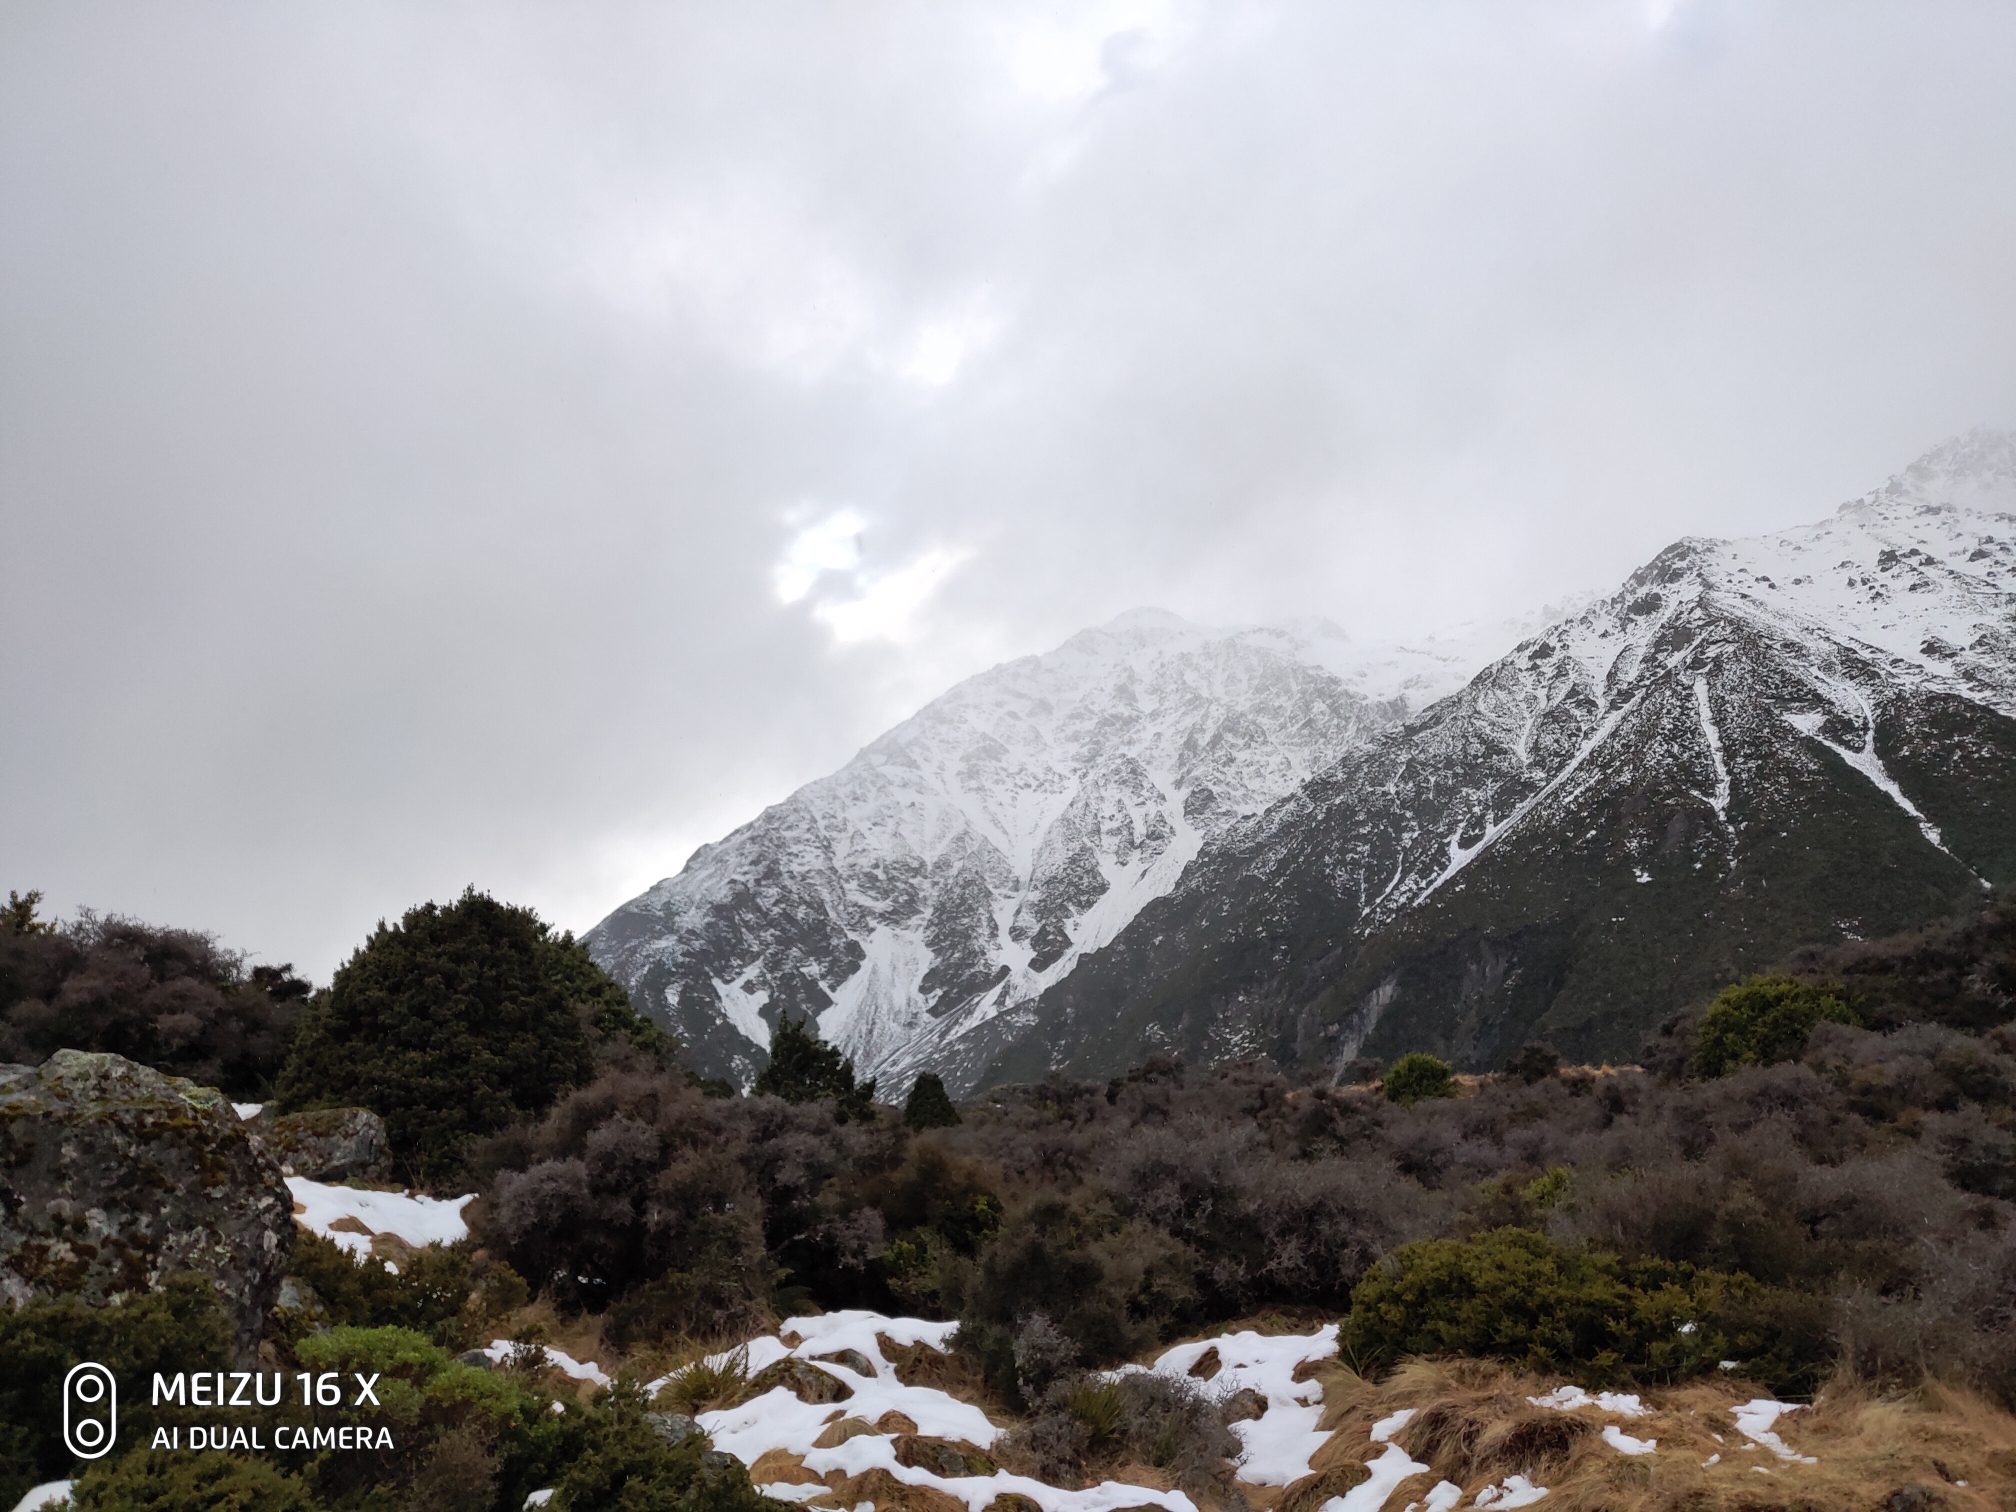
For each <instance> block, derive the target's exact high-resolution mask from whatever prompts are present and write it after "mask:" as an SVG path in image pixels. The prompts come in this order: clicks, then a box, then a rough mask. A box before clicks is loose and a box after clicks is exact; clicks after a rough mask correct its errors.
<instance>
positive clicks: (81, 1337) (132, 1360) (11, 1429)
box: [0, 1275, 231, 1507]
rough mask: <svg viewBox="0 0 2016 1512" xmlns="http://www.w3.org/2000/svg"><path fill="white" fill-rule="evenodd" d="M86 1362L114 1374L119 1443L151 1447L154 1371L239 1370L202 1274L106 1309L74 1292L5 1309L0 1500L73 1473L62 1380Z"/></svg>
mask: <svg viewBox="0 0 2016 1512" xmlns="http://www.w3.org/2000/svg"><path fill="white" fill-rule="evenodd" d="M80 1360H96V1361H98V1362H99V1363H100V1364H101V1365H104V1366H106V1367H107V1368H108V1369H109V1370H110V1371H111V1372H112V1374H113V1377H114V1378H115V1379H116V1380H117V1381H118V1382H119V1388H120V1407H119V1437H120V1440H121V1441H122V1442H123V1443H125V1444H128V1445H131V1444H136V1443H138V1444H144V1443H146V1442H147V1437H148V1435H149V1434H150V1433H151V1432H152V1431H153V1427H154V1414H153V1410H152V1408H151V1407H150V1406H149V1402H148V1395H147V1385H148V1382H149V1381H150V1380H151V1379H152V1373H153V1372H154V1371H157V1370H160V1371H171V1372H172V1371H177V1370H228V1369H230V1367H231V1345H230V1330H229V1329H228V1327H227V1326H226V1324H225V1321H224V1316H223V1314H222V1313H221V1312H220V1311H219V1310H218V1307H217V1294H216V1293H215V1292H214V1291H212V1290H211V1288H210V1283H209V1282H208V1281H206V1280H204V1279H203V1278H202V1277H201V1276H196V1275H180V1276H172V1277H170V1278H169V1279H168V1280H167V1281H166V1282H165V1283H164V1284H163V1286H162V1289H161V1290H160V1291H158V1292H152V1293H149V1294H147V1295H144V1296H139V1297H133V1298H130V1299H128V1300H127V1301H125V1302H117V1303H113V1304H111V1305H109V1306H106V1307H88V1306H86V1305H85V1304H84V1303H83V1302H81V1301H79V1300H78V1299H77V1298H75V1297H63V1298H59V1299H56V1300H54V1301H35V1302H30V1303H28V1304H27V1305H26V1306H24V1307H20V1308H11V1307H6V1306H0V1364H4V1366H5V1369H4V1370H0V1507H11V1506H13V1505H14V1503H15V1502H16V1501H18V1500H19V1499H20V1498H21V1496H22V1494H23V1493H24V1492H26V1491H27V1490H28V1488H29V1487H30V1486H35V1485H39V1484H41V1483H42V1482H43V1481H52V1480H60V1479H62V1477H63V1476H64V1474H65V1473H66V1472H67V1471H68V1470H69V1468H70V1465H71V1458H70V1455H69V1452H68V1451H67V1450H65V1449H64V1447H63V1417H62V1413H63V1377H64V1375H65V1374H66V1373H67V1372H68V1371H69V1369H70V1367H71V1366H73V1365H75V1364H76V1363H77V1362H78V1361H80Z"/></svg>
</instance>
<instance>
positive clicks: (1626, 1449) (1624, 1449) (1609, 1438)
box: [1603, 1423, 1659, 1454]
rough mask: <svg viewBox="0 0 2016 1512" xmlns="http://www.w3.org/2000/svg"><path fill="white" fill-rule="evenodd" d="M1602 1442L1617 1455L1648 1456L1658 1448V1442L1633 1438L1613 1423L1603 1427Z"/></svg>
mask: <svg viewBox="0 0 2016 1512" xmlns="http://www.w3.org/2000/svg"><path fill="white" fill-rule="evenodd" d="M1603 1442H1604V1443H1606V1444H1608V1445H1609V1446H1610V1447H1611V1448H1612V1449H1615V1450H1616V1451H1617V1452H1618V1453H1619V1454H1650V1453H1651V1452H1652V1451H1653V1450H1654V1449H1657V1448H1658V1447H1659V1440H1657V1439H1641V1438H1633V1437H1631V1435H1630V1434H1628V1433H1626V1432H1625V1431H1624V1430H1623V1429H1622V1428H1619V1427H1618V1426H1617V1425H1616V1424H1615V1423H1605V1424H1604V1425H1603Z"/></svg>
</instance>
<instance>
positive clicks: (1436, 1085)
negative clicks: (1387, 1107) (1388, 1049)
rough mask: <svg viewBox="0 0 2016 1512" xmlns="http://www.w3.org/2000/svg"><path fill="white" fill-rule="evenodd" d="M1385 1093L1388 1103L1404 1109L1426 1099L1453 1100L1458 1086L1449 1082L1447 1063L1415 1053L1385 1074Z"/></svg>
mask: <svg viewBox="0 0 2016 1512" xmlns="http://www.w3.org/2000/svg"><path fill="white" fill-rule="evenodd" d="M1385 1092H1386V1100H1387V1101H1388V1102H1396V1103H1401V1104H1403V1105H1404V1104H1407V1103H1417V1102H1419V1101H1421V1099H1422V1098H1424V1097H1454V1096H1455V1095H1456V1084H1455V1083H1454V1082H1453V1081H1452V1080H1451V1079H1450V1075H1449V1063H1448V1062H1447V1061H1442V1060H1437V1059H1436V1058H1435V1057H1434V1056H1432V1055H1430V1054H1428V1053H1427V1052H1426V1051H1425V1050H1416V1051H1414V1052H1413V1053H1412V1054H1411V1055H1403V1056H1401V1057H1400V1059H1398V1060H1397V1061H1395V1062H1393V1069H1392V1070H1390V1071H1388V1072H1387V1073H1386V1086H1385Z"/></svg>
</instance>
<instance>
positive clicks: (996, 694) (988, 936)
mask: <svg viewBox="0 0 2016 1512" xmlns="http://www.w3.org/2000/svg"><path fill="white" fill-rule="evenodd" d="M1489 633H1490V632H1489V631H1488V630H1486V631H1481V632H1480V631H1478V630H1476V629H1475V628H1471V629H1469V630H1467V631H1466V632H1465V633H1463V634H1460V635H1458V636H1457V637H1455V638H1453V639H1449V640H1434V639H1431V640H1428V641H1424V642H1422V643H1419V644H1417V645H1415V646H1412V647H1401V646H1361V645H1359V644H1358V643H1356V642H1353V641H1350V640H1348V639H1347V638H1346V637H1345V636H1344V635H1343V634H1342V632H1340V631H1339V630H1337V628H1336V627H1335V626H1333V625H1329V624H1327V623H1324V622H1321V621H1311V622H1301V623H1296V624H1292V625H1288V626H1283V627H1259V628H1245V629H1235V630H1218V629H1207V628H1204V627H1201V626H1197V625H1192V624H1188V623H1186V622H1184V621H1183V620H1180V619H1178V618H1176V617H1175V616H1173V615H1169V614H1165V613H1161V612H1159V611H1155V610H1136V611H1133V612H1131V613H1129V614H1125V615H1122V616H1121V617H1120V618H1118V619H1116V620H1114V621H1113V622H1111V623H1110V624H1107V625H1104V626H1101V627H1099V628H1098V629H1094V630H1087V631H1084V632H1082V633H1081V634H1078V635H1076V636H1073V637H1072V638H1071V639H1070V640H1069V641H1067V642H1065V643H1064V645H1062V646H1060V647H1059V648H1058V649H1056V650H1055V651H1052V652H1049V653H1048V654H1046V655H1042V656H1030V657H1024V658H1022V659H1021V660H1019V661H1014V662H1010V663H1008V664H1006V665H1004V666H1000V667H996V668H994V669H992V670H991V671H988V672H985V673H982V674H981V675H979V676H977V677H974V678H971V679H969V680H968V681H966V682H964V683H961V684H960V685H959V686H957V687H955V688H953V689H952V690H951V691H950V692H948V693H946V694H945V695H944V696H943V697H941V698H939V699H937V700H935V701H934V702H932V703H931V704H929V705H927V706H926V707H925V708H924V709H922V710H920V711H919V712H918V713H917V714H916V715H915V716H913V717H912V718H910V719H908V720H905V721H904V722H903V723H902V724H900V725H898V726H897V727H896V728H895V729H893V730H891V731H889V732H888V733H887V734H886V735H884V736H882V737H881V738H880V739H878V740H876V741H875V742H874V743H873V744H872V745H870V746H868V747H867V749H865V750H863V751H862V752H861V753H860V754H859V755H858V756H856V757H855V758H854V759H853V760H852V761H850V762H849V763H848V764H847V765H846V766H845V767H843V768H842V769H841V770H840V771H838V772H836V773H834V774H833V775H832V776H831V777H827V778H824V779H822V780H820V781H817V782H814V783H811V784H809V785H808V786H806V787H804V788H802V789H800V790H799V791H798V792H796V793H794V794H792V795H791V796H790V797H789V798H787V799H786V800H785V801H783V802H782V803H779V804H777V805H776V806H774V807H772V808H770V809H767V810H765V811H764V813H763V814H762V815H761V816H759V817H758V818H757V819H756V820H754V821H753V822H752V823H750V824H748V825H746V826H744V827H743V828H741V829H739V830H737V831H736V832H735V833H733V834H731V835H729V836H728V837H727V838H726V839H724V840H722V841H720V842H719V843H717V844H714V845H710V846H705V847H702V848H701V849H700V850H699V851H698V852H696V853H695V854H694V856H693V858H692V859H691V860H690V861H689V862H688V863H687V865H686V867H685V869H684V870H682V871H681V872H680V873H679V874H678V875H677V876H674V877H670V878H667V879H666V880H665V881H663V882H660V883H659V884H657V885H656V886H655V887H653V888H652V889H651V890H650V891H649V892H647V893H645V894H644V895H643V896H642V897H639V898H637V899H635V900H634V901H632V902H630V903H628V904H626V905H624V906H623V907H622V908H619V909H618V910H616V912H615V913H613V914H611V915H610V916H609V917H608V918H607V919H605V920H604V921H603V922H602V923H601V924H599V925H597V926H596V927H595V929H594V930H593V931H591V932H590V933H589V935H588V937H587V943H588V945H589V948H590V949H591V950H592V951H593V952H594V954H595V956H596V958H597V959H598V960H600V961H601V962H602V963H603V965H604V966H605V967H607V968H608V969H609V970H610V971H611V972H612V973H613V974H614V975H615V976H616V977H617V978H618V979H619V980H620V981H622V982H623V983H624V984H625V985H626V986H627V987H629V988H630V990H631V993H632V996H633V998H635V999H637V1000H638V1001H639V1002H640V1003H642V1004H644V1005H645V1006H646V1007H647V1008H648V1009H649V1010H650V1011H653V1012H656V1013H658V1014H660V1015H662V1016H663V1018H664V1019H665V1021H666V1022H667V1023H668V1024H669V1025H670V1026H671V1027H673V1028H674V1029H675V1030H676V1031H677V1032H678V1033H679V1034H680V1036H681V1038H682V1039H683V1040H684V1042H685V1044H686V1045H687V1047H688V1059H689V1061H690V1062H691V1063H692V1064H693V1065H694V1066H695V1067H696V1068H697V1069H699V1070H701V1071H702V1072H703V1074H706V1075H710V1076H721V1077H726V1078H728V1079H731V1080H734V1081H737V1082H740V1083H742V1084H744V1085H746V1084H747V1083H748V1081H749V1080H750V1079H751V1078H752V1077H753V1076H754V1074H755V1072H756V1071H757V1070H758V1069H759V1068H760V1067H761V1066H762V1064H763V1061H764V1058H765V1053H766V1050H767V1047H768V1045H769V1042H770V1034H771V1030H772V1028H773V1027H774V1025H775V1024H776V1022H777V1019H778V1017H779V1015H780V1014H782V1013H785V1012H788V1013H790V1014H792V1015H793V1016H794V1017H796V1016H801V1015H805V1014H811V1015H814V1016H815V1017H816V1019H817V1022H818V1026H819V1031H820V1033H821V1034H822V1035H824V1036H825V1037H826V1038H827V1039H828V1040H829V1041H831V1042H833V1043H835V1044H838V1045H840V1046H841V1047H842V1048H843V1049H845V1050H846V1052H847V1053H848V1054H849V1055H851V1056H852V1057H853V1058H854V1061H855V1064H856V1066H857V1068H858V1069H859V1070H860V1072H861V1074H863V1075H880V1076H881V1077H882V1078H883V1079H884V1081H885V1083H886V1084H889V1085H892V1086H893V1085H895V1084H896V1083H897V1082H899V1081H905V1080H907V1073H914V1071H915V1070H916V1069H918V1068H932V1069H937V1070H940V1071H941V1072H943V1073H945V1074H946V1076H947V1078H948V1081H950V1082H952V1083H953V1084H954V1085H955V1086H966V1085H970V1084H971V1081H972V1077H973V1075H974V1074H975V1073H976V1072H977V1071H978V1070H979V1069H980V1068H981V1067H982V1066H984V1065H985V1064H986V1063H987V1062H988V1061H989V1060H990V1059H991V1058H992V1056H993V1055H994V1054H995V1053H996V1051H997V1050H998V1048H999V1038H998V1035H996V1034H994V1033H992V1032H990V1031H989V1027H988V1026H989V1025H990V1024H991V1023H992V1022H993V1021H995V1020H996V1019H997V1018H999V1017H1000V1016H1001V1015H1002V1014H1003V1013H1004V1012H1009V1011H1012V1010H1015V1009H1017V1008H1019V1007H1021V1006H1022V1005H1025V1004H1027V1003H1029V1002H1030V1001H1032V1000H1033V999H1034V998H1035V997H1036V996H1037V995H1038V994H1039V993H1041V992H1042V991H1043V990H1044V989H1045V988H1046V987H1048V986H1050V985H1052V984H1054V983H1056V982H1057V981H1059V980H1061V979H1062V978H1063V977H1065V976H1067V975H1068V974H1069V973H1070V971H1071V970H1072V968H1073V967H1074V966H1075V965H1076V963H1077V962H1078V960H1079V958H1080V957H1081V956H1082V955H1083V954H1084V953H1085V952H1086V951H1087V950H1091V949H1096V948H1098V947H1099V946H1101V945H1104V944H1106V943H1107V942H1108V941H1110V940H1111V939H1112V938H1113V937H1114V936H1115V935H1116V934H1117V933H1118V932H1119V931H1120V930H1121V929H1122V928H1123V927H1124V926H1125V925H1126V924H1127V923H1128V921H1129V920H1131V919H1132V918H1133V917H1134V915H1135V914H1136V913H1138V912H1139V911H1140V909H1141V908H1142V906H1143V905H1144V904H1146V903H1148V902H1149V901H1150V900H1152V899H1154V898H1157V897H1159V896H1161V895H1162V894H1164V893H1166V892H1168V891H1169V889H1170V888H1171V887H1173V886H1174V885H1175V884H1176V881H1177V879H1178V878H1179V877H1180V876H1181V875H1182V873H1183V870H1184V868H1185V867H1186V866H1188V865H1189V864H1190V862H1191V860H1192V859H1193V858H1194V857H1195V856H1196V855H1197V853H1198V851H1199V850H1200V848H1201V847H1202V846H1203V845H1204V844H1205V843H1207V842H1208V841H1209V840H1210V839H1211V838H1212V837H1213V836H1215V835H1217V834H1219V833H1220V832H1222V831H1223V830H1225V829H1226V828H1227V827H1228V826H1230V825H1231V824H1233V823H1235V822H1237V821H1238V820H1240V819H1243V818H1247V817H1249V816H1251V815H1254V814H1257V813H1259V812H1260V811H1262V810H1264V809H1265V808H1266V807H1267V806H1268V805H1269V804H1271V803H1273V802H1275V801H1276V800H1278V799H1280V798H1282V797H1283V796H1285V795H1286V794H1288V793H1290V792H1292V791H1294V790H1295V789H1296V788H1297V787H1298V786H1300V785H1301V784H1302V783H1303V782H1304V781H1305V780H1307V778H1308V777H1309V776H1310V775H1311V774H1312V773H1314V772H1316V771H1319V770H1321V769H1323V768H1324V767H1327V766H1329V765H1331V764H1332V763H1333V762H1334V761H1335V760H1336V759H1337V758H1338V757H1339V756H1341V755H1343V754H1345V753H1346V752H1348V751H1351V750H1354V749H1356V748H1358V747H1360V746H1362V745H1364V744H1365V743H1366V742H1367V741H1369V740H1371V739H1372V738H1374V737H1375V736H1376V735H1378V734H1379V733H1380V732H1382V731H1384V730H1386V729H1387V728H1389V727H1390V726H1392V725H1394V724H1396V723H1397V722H1398V721H1400V720H1401V719H1403V718H1405V717H1406V716H1407V715H1408V714H1410V713H1412V712H1414V711H1416V710H1418V709H1419V708H1421V707H1423V706H1424V705H1426V704H1428V703H1431V702H1433V701H1434V700H1435V699H1437V698H1439V697H1442V696H1443V695H1445V694H1447V693H1448V692H1450V691H1452V690H1453V689H1455V688H1457V687H1460V686H1461V685H1462V684H1463V683H1464V682H1465V681H1466V680H1467V679H1468V678H1469V677H1470V676H1471V675H1472V674H1473V673H1474V672H1475V671H1476V670H1477V668H1478V667H1479V666H1481V665H1482V664H1483V662H1484V661H1485V660H1486V659H1487V656H1488V653H1486V652H1483V651H1480V650H1479V649H1478V646H1479V642H1480V640H1482V639H1484V638H1485V637H1488V635H1489ZM1501 633H1502V632H1501ZM1503 643H1504V642H1503V641H1502V640H1501V641H1500V642H1499V644H1500V645H1502V644H1503Z"/></svg>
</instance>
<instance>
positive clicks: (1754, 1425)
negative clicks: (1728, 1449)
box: [1729, 1397, 1820, 1465]
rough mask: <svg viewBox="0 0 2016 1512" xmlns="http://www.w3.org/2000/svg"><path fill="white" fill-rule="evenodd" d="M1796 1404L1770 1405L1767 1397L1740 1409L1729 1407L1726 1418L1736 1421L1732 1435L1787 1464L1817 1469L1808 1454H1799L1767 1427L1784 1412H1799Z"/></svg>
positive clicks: (1817, 1462)
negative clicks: (1768, 1452)
mask: <svg viewBox="0 0 2016 1512" xmlns="http://www.w3.org/2000/svg"><path fill="white" fill-rule="evenodd" d="M1804 1410H1805V1409H1804V1408H1803V1407H1802V1406H1800V1405H1799V1404H1798V1403H1797V1402H1774V1401H1772V1400H1771V1399H1770V1398H1768V1397H1757V1398H1755V1399H1754V1400H1751V1401H1748V1402H1745V1403H1744V1404H1743V1405H1742V1406H1740V1407H1731V1408H1730V1409H1729V1415H1730V1416H1731V1417H1733V1418H1735V1419H1736V1431H1737V1432H1738V1433H1740V1434H1742V1435H1743V1437H1745V1438H1747V1439H1749V1440H1750V1442H1751V1443H1753V1444H1762V1445H1763V1446H1764V1447H1765V1448H1766V1449H1769V1450H1770V1451H1771V1452H1772V1453H1773V1454H1775V1455H1777V1456H1778V1458H1780V1459H1781V1460H1790V1461H1792V1462H1794V1463H1796V1464H1801V1465H1817V1464H1819V1463H1820V1462H1819V1461H1818V1460H1817V1459H1815V1458H1814V1457H1813V1456H1812V1455H1810V1454H1801V1453H1799V1451H1798V1450H1796V1449H1794V1448H1792V1447H1791V1446H1790V1445H1789V1444H1787V1443H1786V1442H1785V1441H1784V1440H1783V1439H1781V1438H1780V1437H1778V1435H1777V1434H1776V1433H1774V1432H1772V1431H1771V1425H1772V1424H1773V1423H1775V1422H1777V1421H1778V1419H1779V1418H1781V1417H1783V1416H1784V1415H1785V1414H1786V1413H1788V1412H1803V1411H1804Z"/></svg>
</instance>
